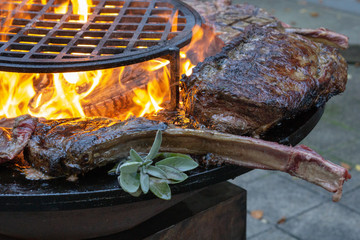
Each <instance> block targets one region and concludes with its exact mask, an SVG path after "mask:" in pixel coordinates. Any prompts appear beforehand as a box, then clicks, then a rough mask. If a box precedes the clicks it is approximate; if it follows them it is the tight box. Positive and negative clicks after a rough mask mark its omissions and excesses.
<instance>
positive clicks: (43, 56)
mask: <svg viewBox="0 0 360 240" xmlns="http://www.w3.org/2000/svg"><path fill="white" fill-rule="evenodd" d="M56 56H57V55H56V54H36V53H35V54H32V55H31V56H30V58H32V59H54V58H56Z"/></svg>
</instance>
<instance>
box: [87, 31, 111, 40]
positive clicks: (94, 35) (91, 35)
mask: <svg viewBox="0 0 360 240" xmlns="http://www.w3.org/2000/svg"><path fill="white" fill-rule="evenodd" d="M104 35H105V32H96V31H87V32H84V33H83V34H82V36H81V37H82V38H85V39H92V38H96V39H100V38H103V37H104Z"/></svg>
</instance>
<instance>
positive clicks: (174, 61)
mask: <svg viewBox="0 0 360 240" xmlns="http://www.w3.org/2000/svg"><path fill="white" fill-rule="evenodd" d="M169 52H170V53H169V54H168V55H165V56H164V57H163V58H164V59H166V60H169V61H170V102H169V105H168V106H167V109H170V110H175V109H176V108H178V106H179V80H180V49H179V48H177V47H172V48H169Z"/></svg>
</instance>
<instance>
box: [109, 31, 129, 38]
mask: <svg viewBox="0 0 360 240" xmlns="http://www.w3.org/2000/svg"><path fill="white" fill-rule="evenodd" d="M133 35H134V34H133V33H124V32H113V33H112V34H111V35H110V39H131V38H132V37H133Z"/></svg>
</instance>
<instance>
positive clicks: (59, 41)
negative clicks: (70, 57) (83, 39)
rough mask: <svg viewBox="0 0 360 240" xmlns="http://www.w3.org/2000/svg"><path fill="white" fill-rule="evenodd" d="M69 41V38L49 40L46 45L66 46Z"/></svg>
mask: <svg viewBox="0 0 360 240" xmlns="http://www.w3.org/2000/svg"><path fill="white" fill-rule="evenodd" d="M70 41H71V39H69V38H49V39H48V40H47V41H46V44H48V45H59V46H66V45H67V44H68V43H69V42H70Z"/></svg>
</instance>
